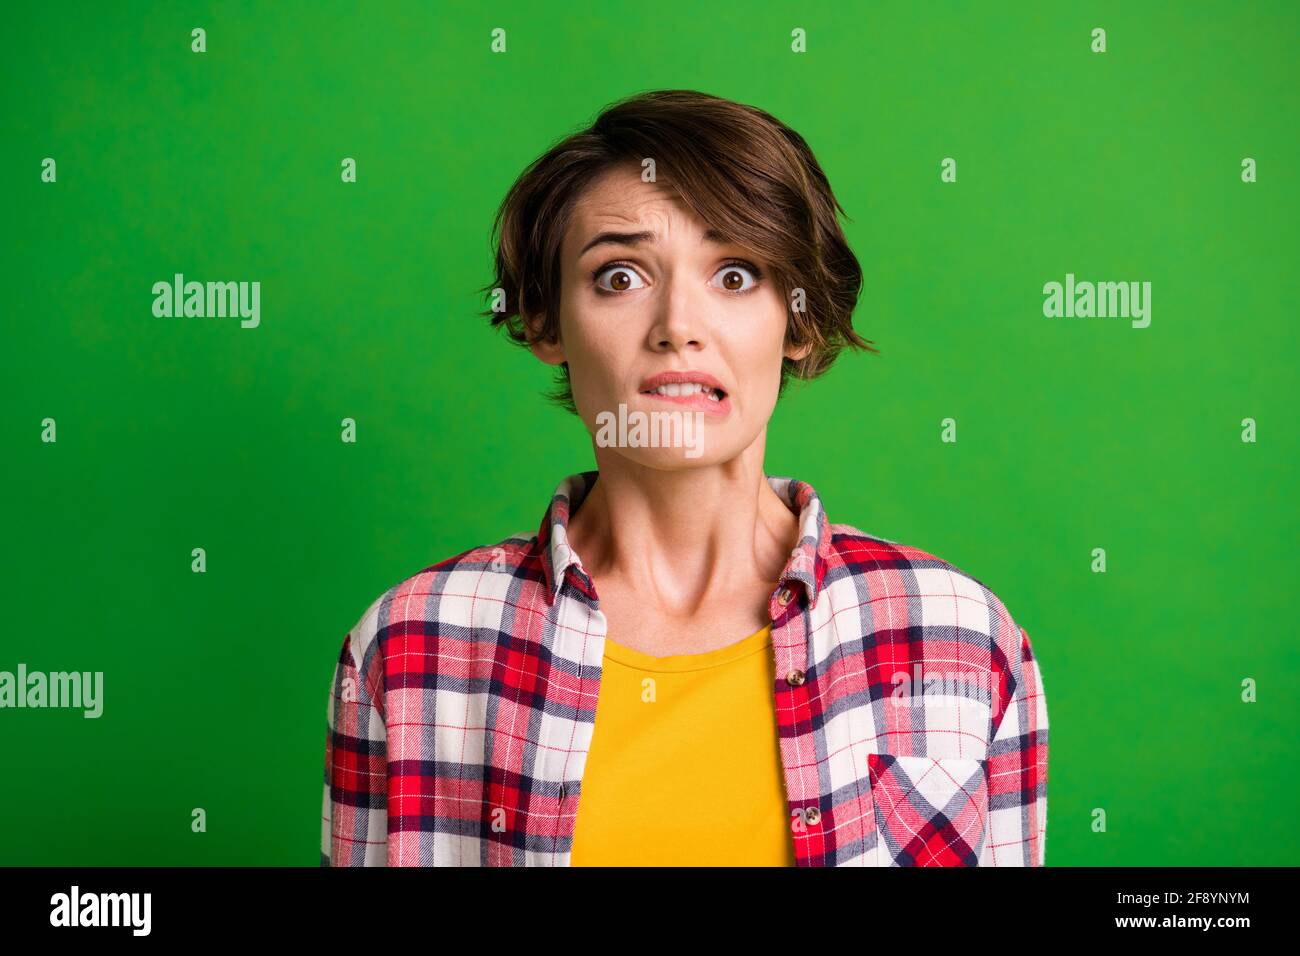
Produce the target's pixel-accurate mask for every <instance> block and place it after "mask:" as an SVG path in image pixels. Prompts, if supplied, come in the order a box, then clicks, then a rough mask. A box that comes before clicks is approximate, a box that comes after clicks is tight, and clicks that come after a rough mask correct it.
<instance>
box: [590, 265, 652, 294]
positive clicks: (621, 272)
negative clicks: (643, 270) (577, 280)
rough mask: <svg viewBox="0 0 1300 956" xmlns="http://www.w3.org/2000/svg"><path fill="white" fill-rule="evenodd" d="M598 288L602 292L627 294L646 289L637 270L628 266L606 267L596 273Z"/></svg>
mask: <svg viewBox="0 0 1300 956" xmlns="http://www.w3.org/2000/svg"><path fill="white" fill-rule="evenodd" d="M596 288H598V289H600V290H601V291H602V292H627V291H628V290H630V289H644V288H645V283H644V282H642V281H641V276H639V275H638V274H637V272H636V270H635V269H631V268H628V267H627V266H606V267H605V268H604V269H601V270H600V271H599V272H597V273H596Z"/></svg>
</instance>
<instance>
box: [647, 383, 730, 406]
mask: <svg viewBox="0 0 1300 956" xmlns="http://www.w3.org/2000/svg"><path fill="white" fill-rule="evenodd" d="M699 392H706V393H707V394H708V396H709V398H711V399H713V401H715V402H717V401H721V396H720V395H719V394H718V391H717V389H713V388H709V387H708V386H706V385H701V384H700V383H699V382H673V383H672V384H670V385H660V386H659V387H658V388H652V389H650V394H651V395H671V396H676V395H695V394H698V393H699Z"/></svg>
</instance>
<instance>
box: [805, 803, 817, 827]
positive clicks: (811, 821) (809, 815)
mask: <svg viewBox="0 0 1300 956" xmlns="http://www.w3.org/2000/svg"><path fill="white" fill-rule="evenodd" d="M803 818H804V820H805V821H806V822H807V823H808V825H809V826H815V825H816V824H817V823H818V821H820V820H821V818H822V812H821V811H820V810H818V809H817V808H816V807H808V808H806V809H805V810H804V814H803Z"/></svg>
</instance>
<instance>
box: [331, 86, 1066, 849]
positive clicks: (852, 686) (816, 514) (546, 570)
mask: <svg viewBox="0 0 1300 956" xmlns="http://www.w3.org/2000/svg"><path fill="white" fill-rule="evenodd" d="M841 212H842V210H841V209H840V207H839V204H838V202H837V201H836V200H835V198H834V196H833V194H832V192H831V189H830V186H829V184H828V182H827V180H826V177H825V175H824V174H823V172H822V170H821V168H820V166H819V165H818V163H817V161H816V159H815V158H814V157H813V154H812V153H811V151H810V150H809V148H808V146H807V144H806V143H805V142H804V140H803V139H802V138H801V137H800V136H799V135H798V134H797V133H795V132H794V131H793V130H791V129H789V128H788V127H787V126H785V125H784V124H782V123H781V122H780V121H778V120H776V119H775V118H773V117H772V116H770V115H768V114H767V113H765V112H763V111H761V110H758V109H755V108H752V107H749V106H744V105H741V104H737V103H734V102H730V101H727V100H723V99H719V98H716V97H712V96H707V95H704V94H701V93H696V92H691V91H684V90H670V91H660V92H655V93H649V94H644V95H640V96H636V97H632V98H630V99H627V100H624V101H622V102H620V103H617V104H615V105H614V106H612V107H610V108H608V109H607V110H605V111H604V112H603V113H602V114H601V115H600V116H599V117H598V118H597V119H596V121H595V123H594V124H593V125H592V126H591V127H590V128H589V129H587V130H585V131H583V132H581V133H578V134H575V135H573V136H570V137H568V138H567V139H565V140H563V141H562V142H560V143H558V144H557V145H556V146H554V147H553V148H552V149H550V150H549V151H547V152H546V153H545V154H544V155H543V156H541V157H540V158H538V159H537V160H536V161H535V162H534V163H533V164H532V165H530V166H529V168H528V169H527V170H525V171H524V173H523V174H522V175H521V177H520V178H519V180H518V181H517V182H516V183H515V185H514V187H513V188H512V189H511V190H510V193H509V194H508V196H507V197H506V199H505V202H504V204H503V205H502V208H501V211H500V213H499V215H498V219H497V223H496V235H497V238H498V253H497V259H496V269H497V276H496V281H495V282H494V283H492V284H491V285H490V286H489V291H490V292H491V295H490V299H491V301H492V304H493V308H492V309H491V310H489V311H488V312H487V315H488V316H490V317H491V320H492V323H493V324H494V325H498V326H501V327H503V328H504V329H505V330H506V332H507V333H508V335H509V336H510V337H511V338H512V339H514V340H515V341H517V342H519V343H521V344H522V345H525V346H526V347H528V348H530V349H531V350H532V351H533V353H534V354H536V355H537V357H538V358H540V359H541V360H542V361H544V362H547V363H549V364H551V365H553V366H555V367H556V370H557V375H558V393H557V395H556V398H558V400H559V401H560V402H561V403H562V404H564V405H565V407H567V408H568V409H569V410H570V411H572V412H574V413H575V414H576V415H577V416H578V417H579V418H580V419H581V420H582V422H583V423H584V425H585V426H586V428H587V429H588V431H589V432H590V433H591V434H592V447H593V452H594V455H595V460H596V468H595V469H594V470H591V471H586V472H581V473H578V474H573V475H570V476H568V477H566V478H564V479H563V480H562V481H561V482H560V483H559V485H558V487H557V488H556V491H555V494H554V496H553V498H552V500H551V502H550V505H549V507H548V508H546V510H545V513H544V514H543V516H542V518H541V522H540V525H539V527H538V528H537V530H536V532H532V533H520V534H516V535H512V536H511V537H508V538H506V539H504V540H502V541H500V542H498V543H495V544H490V545H484V546H482V547H477V548H474V549H472V550H469V551H466V552H464V553H462V554H459V555H456V556H454V557H451V558H448V559H446V560H444V561H441V562H439V563H437V564H435V565H433V566H431V567H429V568H426V569H424V570H423V571H420V572H419V573H417V574H415V575H413V576H411V577H409V578H407V579H406V580H404V581H402V582H400V583H398V584H396V585H394V586H393V587H391V588H390V589H388V590H387V591H385V592H384V593H383V594H382V595H380V596H379V597H378V598H376V599H375V601H374V602H373V603H372V604H371V605H370V607H369V608H368V609H367V610H366V612H365V614H364V615H363V616H362V617H361V619H360V620H359V621H358V622H357V624H356V626H355V627H353V628H352V629H351V630H350V631H349V633H348V634H347V637H346V638H345V640H344V642H343V648H342V653H341V655H340V656H339V659H338V664H337V667H336V671H335V678H334V686H333V689H332V693H331V695H330V700H329V707H328V712H327V717H328V724H329V726H328V734H327V738H326V740H327V743H326V761H325V764H326V765H325V788H324V815H323V816H324V818H323V826H322V843H321V856H322V863H323V864H329V865H336V866H342V865H390V866H411V865H419V866H423V865H434V866H479V865H486V866H566V865H597V866H598V865H637V864H645V865H655V864H662V865H735V864H740V865H800V866H898V865H904V866H931V865H953V866H974V865H1031V866H1032V865H1040V864H1042V863H1043V862H1044V853H1045V836H1046V822H1047V804H1046V780H1047V709H1046V703H1045V699H1044V697H1043V689H1042V681H1041V674H1040V672H1039V668H1038V664H1037V662H1036V660H1035V658H1034V655H1033V652H1032V650H1031V647H1030V643H1029V637H1028V634H1027V633H1026V632H1025V631H1024V630H1022V629H1021V628H1020V627H1019V626H1018V625H1017V624H1016V623H1015V621H1014V620H1013V619H1012V617H1011V615H1010V613H1009V612H1008V611H1007V609H1006V607H1005V606H1004V605H1003V604H1002V602H1001V601H1000V600H999V599H998V598H997V596H996V595H994V594H993V593H992V592H990V591H989V590H988V589H987V588H985V587H984V586H983V585H982V584H981V583H980V582H979V581H978V580H976V579H975V578H973V577H971V576H969V575H967V574H965V573H963V572H962V571H960V570H958V569H957V568H955V567H954V566H952V565H951V564H949V563H947V562H945V561H943V560H942V559H940V558H937V557H935V556H934V555H931V554H927V553H926V552H924V551H920V550H918V549H916V548H911V547H907V546H905V545H901V544H899V543H897V542H893V541H890V540H887V539H884V538H879V537H875V536H873V535H869V534H866V533H864V532H862V531H859V530H857V529H856V528H854V527H851V526H849V525H844V524H831V523H830V522H829V519H828V518H827V515H826V513H825V511H824V509H823V506H822V502H821V500H820V499H819V497H818V496H817V493H816V492H815V491H814V490H813V488H812V486H811V485H810V484H808V483H807V482H805V481H801V480H797V479H794V478H780V477H769V476H768V475H767V474H766V473H765V471H764V463H763V458H764V451H765V444H766V431H767V423H768V420H769V418H770V417H771V415H772V412H773V409H774V407H775V405H776V402H777V400H778V397H779V396H780V394H781V392H782V390H783V389H784V387H785V386H786V384H787V382H788V381H789V380H790V379H791V378H800V379H810V378H813V377H816V376H817V375H818V374H820V373H821V372H823V371H824V370H825V369H826V368H828V367H829V366H830V364H831V363H832V361H834V359H835V357H836V355H837V354H838V353H839V352H840V351H841V350H842V349H843V348H845V347H856V348H865V349H871V345H870V343H868V342H867V341H866V340H864V339H862V338H860V337H859V336H858V335H857V334H856V333H855V332H854V330H853V327H852V324H851V315H852V310H853V307H854V304H855V303H856V301H857V297H858V292H859V287H860V284H861V273H860V270H859V266H858V263H857V260H856V259H855V258H854V256H853V253H852V252H851V250H850V249H849V247H848V244H847V242H846V240H845V238H844V234H843V232H842V230H841V228H840V225H839V222H838V220H837V213H841ZM850 424H851V423H850V422H849V421H848V420H847V414H846V422H845V425H846V428H847V427H849V426H850ZM846 440H848V436H846ZM808 454H809V457H810V458H811V459H812V460H813V462H814V463H815V461H816V460H817V459H818V458H819V457H820V456H821V455H822V454H837V452H835V451H834V450H832V449H826V450H824V451H821V450H818V449H810V450H809V453H808Z"/></svg>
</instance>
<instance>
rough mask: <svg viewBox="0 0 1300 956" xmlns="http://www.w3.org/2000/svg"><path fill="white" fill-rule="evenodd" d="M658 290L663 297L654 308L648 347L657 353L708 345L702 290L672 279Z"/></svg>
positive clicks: (706, 305)
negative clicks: (661, 292) (661, 291)
mask: <svg viewBox="0 0 1300 956" xmlns="http://www.w3.org/2000/svg"><path fill="white" fill-rule="evenodd" d="M660 288H661V289H662V290H663V294H662V295H661V296H660V297H659V298H658V300H657V301H656V302H655V306H654V308H655V317H654V323H653V325H652V326H651V328H650V341H649V345H650V347H651V348H652V349H653V350H654V351H656V352H680V351H685V350H687V349H701V348H703V347H704V346H705V344H706V343H707V342H708V330H707V319H706V313H707V309H708V302H707V299H706V298H705V296H704V293H703V290H697V289H693V288H691V287H690V284H689V283H687V282H683V281H682V280H681V279H680V278H675V277H673V276H669V277H668V278H667V279H666V280H665V282H664V283H663V284H662V285H661V286H660Z"/></svg>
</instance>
